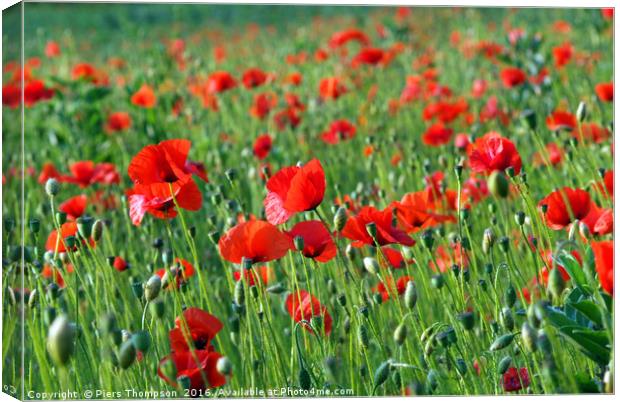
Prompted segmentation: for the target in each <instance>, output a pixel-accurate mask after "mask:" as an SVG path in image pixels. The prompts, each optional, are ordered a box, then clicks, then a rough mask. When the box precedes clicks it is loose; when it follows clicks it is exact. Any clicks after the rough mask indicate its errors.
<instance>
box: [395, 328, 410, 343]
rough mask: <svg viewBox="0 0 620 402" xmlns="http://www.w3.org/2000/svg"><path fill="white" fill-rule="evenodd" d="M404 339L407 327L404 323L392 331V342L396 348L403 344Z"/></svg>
mask: <svg viewBox="0 0 620 402" xmlns="http://www.w3.org/2000/svg"><path fill="white" fill-rule="evenodd" d="M406 338H407V327H406V326H405V323H401V324H400V325H399V326H398V327H396V330H395V331H394V342H396V344H397V345H398V346H401V345H402V344H403V342H405V339H406Z"/></svg>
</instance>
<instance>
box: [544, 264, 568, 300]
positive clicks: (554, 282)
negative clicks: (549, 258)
mask: <svg viewBox="0 0 620 402" xmlns="http://www.w3.org/2000/svg"><path fill="white" fill-rule="evenodd" d="M565 287H566V282H565V281H564V278H562V273H561V272H560V270H559V269H558V268H557V267H556V268H554V269H552V270H551V272H550V273H549V280H548V285H547V289H548V290H549V292H550V293H551V295H552V296H553V297H554V298H556V299H559V298H560V296H562V292H563V291H564V288H565Z"/></svg>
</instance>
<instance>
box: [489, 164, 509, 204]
mask: <svg viewBox="0 0 620 402" xmlns="http://www.w3.org/2000/svg"><path fill="white" fill-rule="evenodd" d="M487 187H488V188H489V192H490V193H491V194H493V195H494V196H495V197H497V198H506V197H507V196H508V190H509V189H510V183H509V182H508V179H507V178H506V176H505V175H504V173H502V172H500V171H499V170H495V171H493V173H491V174H490V175H489V178H488V179H487Z"/></svg>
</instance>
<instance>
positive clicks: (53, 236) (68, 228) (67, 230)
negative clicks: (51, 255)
mask: <svg viewBox="0 0 620 402" xmlns="http://www.w3.org/2000/svg"><path fill="white" fill-rule="evenodd" d="M77 233H78V227H77V223H75V222H65V223H63V224H62V226H61V227H60V239H58V231H57V230H52V232H51V233H50V235H49V236H48V238H47V241H46V242H45V249H46V250H47V251H56V242H58V250H57V251H58V252H59V253H64V252H66V251H69V249H68V248H67V245H66V244H65V239H66V238H67V237H76V240H75V246H74V247H73V248H72V249H71V251H75V250H77V247H78V240H77ZM89 244H90V246H91V247H94V246H95V242H94V241H92V239H89Z"/></svg>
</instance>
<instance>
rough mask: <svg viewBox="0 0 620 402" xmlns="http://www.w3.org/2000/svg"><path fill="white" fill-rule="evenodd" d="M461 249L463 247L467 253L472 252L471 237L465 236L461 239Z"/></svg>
mask: <svg viewBox="0 0 620 402" xmlns="http://www.w3.org/2000/svg"><path fill="white" fill-rule="evenodd" d="M461 247H463V249H464V250H467V251H469V250H471V248H470V244H469V237H467V236H465V237H463V238H462V239H461Z"/></svg>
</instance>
